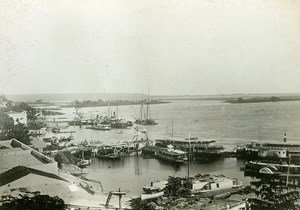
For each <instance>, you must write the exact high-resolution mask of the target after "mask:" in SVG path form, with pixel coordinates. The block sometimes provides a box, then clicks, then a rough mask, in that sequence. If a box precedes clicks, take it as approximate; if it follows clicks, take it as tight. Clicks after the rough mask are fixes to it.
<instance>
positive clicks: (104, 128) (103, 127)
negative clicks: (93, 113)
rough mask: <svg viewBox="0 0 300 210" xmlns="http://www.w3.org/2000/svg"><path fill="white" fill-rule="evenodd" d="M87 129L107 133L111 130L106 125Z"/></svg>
mask: <svg viewBox="0 0 300 210" xmlns="http://www.w3.org/2000/svg"><path fill="white" fill-rule="evenodd" d="M87 128H88V129H93V130H101V131H109V130H111V126H106V125H100V126H90V127H87Z"/></svg>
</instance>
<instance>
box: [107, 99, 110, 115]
mask: <svg viewBox="0 0 300 210" xmlns="http://www.w3.org/2000/svg"><path fill="white" fill-rule="evenodd" d="M107 117H110V109H109V99H107Z"/></svg>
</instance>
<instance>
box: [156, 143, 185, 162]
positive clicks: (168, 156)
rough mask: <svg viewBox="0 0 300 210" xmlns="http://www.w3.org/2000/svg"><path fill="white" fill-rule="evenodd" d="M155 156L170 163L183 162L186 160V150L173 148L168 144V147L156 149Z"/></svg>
mask: <svg viewBox="0 0 300 210" xmlns="http://www.w3.org/2000/svg"><path fill="white" fill-rule="evenodd" d="M155 157H156V158H157V159H160V160H164V161H168V162H172V163H185V162H186V161H187V160H188V159H187V156H186V152H184V151H182V150H179V149H174V147H173V146H172V145H168V148H159V149H157V151H156V153H155Z"/></svg>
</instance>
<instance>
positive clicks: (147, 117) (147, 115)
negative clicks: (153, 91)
mask: <svg viewBox="0 0 300 210" xmlns="http://www.w3.org/2000/svg"><path fill="white" fill-rule="evenodd" d="M148 119H149V93H148V99H147V112H146V121H147V120H148Z"/></svg>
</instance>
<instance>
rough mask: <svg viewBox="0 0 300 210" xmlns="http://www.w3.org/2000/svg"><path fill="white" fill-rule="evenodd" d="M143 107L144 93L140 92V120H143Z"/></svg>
mask: <svg viewBox="0 0 300 210" xmlns="http://www.w3.org/2000/svg"><path fill="white" fill-rule="evenodd" d="M143 107H144V94H143V93H142V103H141V121H142V120H143Z"/></svg>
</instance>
